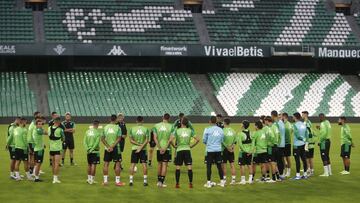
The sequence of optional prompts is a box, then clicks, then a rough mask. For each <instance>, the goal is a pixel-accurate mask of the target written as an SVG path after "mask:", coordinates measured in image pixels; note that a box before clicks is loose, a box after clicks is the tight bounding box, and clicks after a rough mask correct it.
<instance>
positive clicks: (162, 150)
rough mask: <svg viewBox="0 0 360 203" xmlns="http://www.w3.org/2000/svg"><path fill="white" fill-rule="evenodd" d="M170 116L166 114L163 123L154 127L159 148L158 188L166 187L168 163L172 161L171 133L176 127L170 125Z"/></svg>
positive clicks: (155, 139)
mask: <svg viewBox="0 0 360 203" xmlns="http://www.w3.org/2000/svg"><path fill="white" fill-rule="evenodd" d="M169 120H170V114H168V113H165V114H164V115H163V119H162V122H160V123H157V124H155V126H154V127H153V130H152V132H153V134H154V136H153V138H154V142H155V145H156V146H157V154H156V155H157V162H158V171H157V174H158V182H157V186H158V187H166V185H165V184H164V181H165V177H166V173H167V166H168V162H170V159H171V151H170V144H172V142H171V141H170V136H171V133H172V132H173V130H174V127H173V126H172V125H171V124H170V123H169Z"/></svg>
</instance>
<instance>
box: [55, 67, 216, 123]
mask: <svg viewBox="0 0 360 203" xmlns="http://www.w3.org/2000/svg"><path fill="white" fill-rule="evenodd" d="M49 81H50V91H49V93H48V99H49V106H50V110H51V111H57V112H60V113H62V114H64V113H65V112H68V111H70V112H71V113H72V114H74V115H76V116H108V115H110V114H114V113H117V112H124V113H125V114H126V115H129V116H139V115H141V116H161V115H162V114H163V113H165V112H168V113H170V114H172V115H177V114H178V113H179V112H184V113H185V114H187V115H206V116H208V115H210V113H211V112H212V111H213V110H212V109H211V107H210V105H209V103H208V102H207V100H206V99H205V98H203V97H202V96H201V95H200V94H199V93H198V92H197V91H196V90H195V88H194V86H193V84H192V83H191V80H190V78H189V77H188V75H187V74H186V73H160V72H102V73H95V72H67V73H64V72H58V73H49Z"/></svg>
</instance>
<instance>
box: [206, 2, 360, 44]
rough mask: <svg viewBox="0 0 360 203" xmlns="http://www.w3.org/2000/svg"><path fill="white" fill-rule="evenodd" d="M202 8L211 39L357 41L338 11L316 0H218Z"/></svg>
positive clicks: (221, 40)
mask: <svg viewBox="0 0 360 203" xmlns="http://www.w3.org/2000/svg"><path fill="white" fill-rule="evenodd" d="M214 5H215V12H214V13H209V12H208V11H205V12H203V16H204V18H205V21H206V24H207V28H208V31H209V35H210V40H211V41H212V42H214V43H231V42H233V43H234V42H236V43H260V44H268V45H278V46H284V45H285V46H300V45H319V46H320V45H323V46H343V45H347V46H356V45H358V44H359V42H358V41H357V39H356V38H355V35H354V34H353V32H352V30H351V28H350V25H349V23H348V21H347V20H346V18H345V16H344V15H343V14H341V13H335V12H328V11H326V9H325V6H324V4H323V2H322V1H319V0H286V1H284V0H275V1H250V0H241V1H238V0H233V1H229V0H219V1H214Z"/></svg>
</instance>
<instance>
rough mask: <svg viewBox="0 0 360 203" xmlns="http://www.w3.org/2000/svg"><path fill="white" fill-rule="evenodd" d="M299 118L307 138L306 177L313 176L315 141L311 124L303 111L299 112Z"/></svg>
mask: <svg viewBox="0 0 360 203" xmlns="http://www.w3.org/2000/svg"><path fill="white" fill-rule="evenodd" d="M301 117H302V119H303V120H304V124H305V125H306V128H307V132H308V138H307V151H305V154H306V161H307V166H308V172H307V174H308V176H313V175H314V148H315V141H316V137H315V134H314V132H313V129H312V123H311V121H310V120H309V112H307V111H303V112H301Z"/></svg>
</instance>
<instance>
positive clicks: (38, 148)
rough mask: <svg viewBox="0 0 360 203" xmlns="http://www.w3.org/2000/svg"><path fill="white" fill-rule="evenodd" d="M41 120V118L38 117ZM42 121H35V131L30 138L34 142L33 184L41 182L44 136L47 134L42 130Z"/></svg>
mask: <svg viewBox="0 0 360 203" xmlns="http://www.w3.org/2000/svg"><path fill="white" fill-rule="evenodd" d="M40 118H41V117H40ZM43 126H44V121H43V120H42V119H38V120H36V121H35V129H34V130H33V133H32V137H33V140H34V156H35V168H34V176H35V182H42V180H41V179H40V170H41V164H42V163H43V160H44V152H45V151H44V148H45V147H44V146H45V145H44V135H47V133H46V132H45V131H44V129H43Z"/></svg>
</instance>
